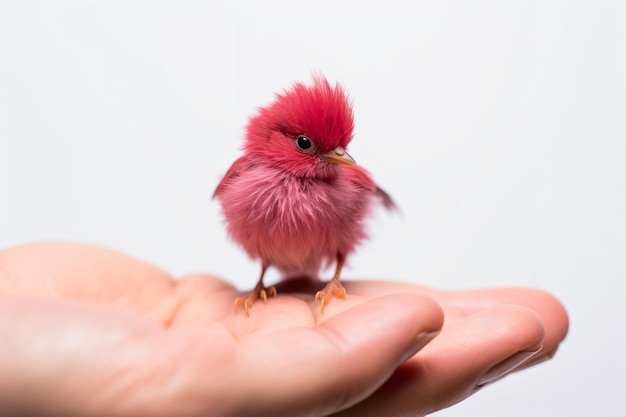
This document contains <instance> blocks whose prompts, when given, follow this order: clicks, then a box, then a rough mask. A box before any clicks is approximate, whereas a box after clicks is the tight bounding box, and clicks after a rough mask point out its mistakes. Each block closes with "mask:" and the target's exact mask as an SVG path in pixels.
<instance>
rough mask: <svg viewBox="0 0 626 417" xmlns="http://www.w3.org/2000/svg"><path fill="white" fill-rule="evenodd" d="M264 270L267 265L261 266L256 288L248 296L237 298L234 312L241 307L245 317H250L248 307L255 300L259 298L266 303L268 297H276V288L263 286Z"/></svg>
mask: <svg viewBox="0 0 626 417" xmlns="http://www.w3.org/2000/svg"><path fill="white" fill-rule="evenodd" d="M266 270H267V265H266V264H263V267H262V269H261V276H260V277H259V281H258V282H257V284H256V287H254V290H253V291H252V293H250V294H248V295H247V296H246V297H237V299H235V310H237V308H238V307H239V306H243V308H244V309H245V310H246V316H248V317H250V307H251V306H252V304H254V302H255V301H256V300H258V299H259V298H261V299H262V300H263V301H264V302H267V298H268V297H275V296H276V287H273V286H272V287H270V288H265V286H264V285H263V276H264V275H265V271H266Z"/></svg>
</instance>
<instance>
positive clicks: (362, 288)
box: [0, 244, 566, 416]
mask: <svg viewBox="0 0 626 417" xmlns="http://www.w3.org/2000/svg"><path fill="white" fill-rule="evenodd" d="M304 284H306V283H304ZM291 285H292V286H293V288H291V289H288V288H284V290H285V292H286V293H287V292H288V291H289V290H294V291H297V290H298V289H297V288H296V286H297V285H300V284H298V283H297V282H292V283H291ZM352 285H354V288H352ZM394 285H395V284H394ZM398 285H399V284H398ZM396 288H397V289H398V290H403V291H405V290H406V292H407V293H406V294H403V295H389V296H386V297H385V296H382V297H379V296H378V294H374V295H376V297H377V298H372V299H370V297H371V295H372V293H375V292H376V291H377V290H381V292H385V291H386V292H393V289H394V286H393V285H392V284H389V285H387V283H385V284H376V283H360V284H359V283H355V284H350V287H349V288H348V292H349V294H352V291H354V293H355V295H350V296H349V297H348V298H347V300H346V301H345V302H343V301H342V302H335V303H331V304H330V305H329V306H327V309H326V311H325V312H324V315H323V316H321V317H319V320H317V322H316V320H315V315H314V314H312V312H311V305H312V299H305V300H303V299H302V298H299V297H294V296H291V295H279V296H278V297H277V298H275V299H272V300H271V301H270V302H268V304H267V305H261V304H259V305H258V306H255V307H254V308H253V309H252V315H251V317H249V318H248V317H245V315H243V314H236V313H234V312H233V309H232V302H233V300H234V298H235V297H236V296H237V291H236V290H235V289H234V288H233V287H232V286H230V285H229V284H227V283H224V282H222V281H220V280H218V279H216V278H214V277H210V276H198V275H196V276H188V277H184V278H182V279H181V280H179V281H175V280H173V279H172V278H171V277H169V276H168V275H167V274H165V273H164V272H162V271H160V270H159V269H157V268H155V267H153V266H150V265H148V264H145V263H143V262H141V261H138V260H135V259H132V258H130V257H127V256H125V255H122V254H119V253H116V252H112V251H108V250H105V249H102V248H97V247H93V246H87V245H71V244H38V245H29V246H24V247H18V248H14V249H10V250H6V251H3V252H0V330H1V331H2V335H3V343H2V345H1V346H0V404H1V405H0V407H3V409H2V410H1V411H2V414H4V413H13V414H28V415H36V414H45V415H64V416H70V415H108V416H113V415H130V414H135V415H143V414H146V415H178V416H184V415H216V416H218V415H224V416H227V415H232V416H235V415H247V416H250V415H277V416H278V415H302V416H304V415H311V416H316V415H326V414H333V413H335V412H338V411H340V410H342V409H343V410H345V411H344V413H350V412H352V413H357V414H359V411H358V410H359V407H367V409H368V410H374V411H375V410H387V409H389V408H390V407H389V406H390V404H393V408H394V409H395V408H396V405H402V406H403V407H404V408H406V409H410V410H412V412H414V413H416V414H425V413H426V412H428V411H433V410H436V409H439V408H441V407H443V406H447V405H449V402H448V403H445V400H446V399H449V398H452V399H453V401H454V400H458V399H461V398H463V396H466V395H469V394H470V393H471V392H468V391H467V387H464V389H463V390H459V384H458V383H457V384H452V382H454V378H452V376H451V375H450V374H447V373H446V370H449V368H446V367H445V366H444V365H445V363H444V362H445V358H446V355H445V346H446V343H443V344H442V343H439V346H440V348H439V350H435V351H432V350H431V352H433V353H430V354H428V355H426V356H424V355H422V354H419V355H417V356H414V357H413V359H411V360H410V361H409V362H408V363H407V364H405V365H403V366H402V367H400V368H398V370H397V371H395V370H396V368H397V367H398V366H399V365H400V364H401V363H402V362H404V361H405V360H406V359H407V358H408V357H410V356H412V354H413V353H415V352H416V351H417V350H419V348H420V347H421V346H423V344H424V342H425V341H427V340H428V334H429V333H432V332H434V331H436V330H438V329H439V328H440V326H441V324H442V315H441V310H440V307H439V306H438V305H437V304H436V303H435V302H433V301H432V299H430V298H428V297H427V296H423V295H419V294H412V293H415V292H419V291H422V290H423V291H427V290H424V289H416V288H415V287H403V286H400V287H396ZM433 294H434V295H435V296H437V295H439V296H440V298H441V294H438V293H436V292H433V293H432V294H429V295H433ZM537 296H541V297H543V298H546V300H547V301H548V302H546V303H541V302H537V305H542V306H544V307H545V305H547V304H551V305H553V307H554V305H558V303H557V302H556V301H554V300H553V299H551V298H549V297H547V296H545V295H544V294H542V293H538V294H537ZM541 297H540V298H541ZM444 298H445V297H444ZM470 298H471V297H470ZM483 298H484V297H483ZM528 298H529V299H532V300H535V299H536V298H537V297H532V296H531V297H528ZM497 299H498V298H497V296H495V295H494V297H493V298H492V299H491V302H497ZM532 300H531V301H532ZM443 301H445V302H448V301H450V300H448V301H446V300H443ZM555 303H556V304H555ZM452 304H454V303H453V302H450V303H448V305H452ZM522 304H523V303H522ZM445 305H446V304H445V303H444V308H445ZM559 306H560V305H559ZM531 307H532V306H531ZM476 309H477V310H479V308H478V307H476ZM520 309H521V310H523V308H520ZM448 310H450V311H451V312H453V311H454V309H450V308H448ZM548 310H549V309H547V310H546V309H544V310H542V309H541V308H539V309H536V310H535V311H538V313H537V314H538V316H537V315H533V313H530V314H526V313H528V312H526V311H525V310H524V314H522V316H528V315H530V316H533V319H534V322H535V323H538V322H539V323H540V322H543V323H544V327H543V328H541V325H539V326H537V327H538V328H540V330H541V331H537V332H536V334H533V335H532V336H534V337H536V338H537V337H538V334H539V333H541V335H540V336H543V331H545V338H544V348H543V350H542V352H543V351H545V352H548V350H549V349H556V346H557V345H558V341H560V340H561V339H562V337H563V336H564V330H563V326H561V327H560V328H561V333H562V334H560V335H557V327H558V326H556V325H555V326H552V325H550V326H548V325H545V324H546V323H549V322H550V319H549V318H550V317H552V316H554V315H555V314H556V313H555V314H552V316H551V315H550V313H554V311H548ZM553 310H554V308H553ZM555 311H556V310H555ZM561 312H562V310H561ZM542 314H543V315H542ZM556 315H558V314H556ZM462 316H463V314H459V316H458V317H457V318H456V319H452V318H450V317H449V318H448V319H447V323H450V324H449V325H448V324H446V327H444V331H443V332H442V334H441V336H439V337H438V338H437V339H435V341H438V340H439V339H440V338H443V339H444V342H445V340H448V341H449V342H448V343H450V342H451V343H454V341H453V340H452V339H454V335H455V332H454V331H453V330H454V328H455V327H454V326H452V325H453V324H454V323H457V326H456V327H457V328H458V327H460V324H461V323H462V320H463V319H462V318H461V317H462ZM496 316H497V315H496ZM505 316H506V317H508V316H507V315H505ZM544 316H545V317H544ZM467 317H474V316H472V315H468V316H467ZM467 317H466V319H467ZM564 317H565V320H566V316H564ZM470 321H471V320H470ZM494 321H496V322H500V324H502V323H509V324H511V323H513V324H515V323H522V322H523V320H522V321H520V322H515V321H514V320H510V319H504V320H500V319H499V318H498V319H496V320H494ZM556 321H558V320H556V319H555V322H556ZM560 321H561V322H562V321H563V318H562V317H561V320H560ZM550 323H551V322H550ZM494 324H495V323H494ZM487 327H488V326H487ZM494 327H495V328H500V327H498V326H494ZM510 329H511V330H513V329H514V326H513V325H512V324H511V327H510ZM457 332H458V330H457ZM530 333H532V332H530ZM420 334H422V335H423V336H422V337H418V335H420ZM446 338H447V339H446ZM511 338H512V339H514V340H515V342H513V343H510V345H513V346H516V347H521V348H526V347H527V346H530V345H528V343H527V342H528V340H527V338H526V337H518V335H517V334H515V335H511V334H502V335H501V337H500V338H499V339H497V340H496V341H495V342H499V341H501V340H500V339H507V340H508V339H511ZM540 338H541V337H538V339H540ZM492 340H493V339H492ZM535 341H537V340H535ZM434 344H435V342H433V343H431V345H429V346H428V347H427V348H426V349H429V348H430V346H432V345H434ZM468 344H469V343H468ZM449 347H450V346H448V348H449ZM481 348H484V346H481ZM426 349H424V350H422V352H429V351H428V350H426ZM467 350H468V351H471V349H469V348H468V349H467ZM498 351H499V352H500V350H499V349H498ZM503 352H504V349H503V350H502V352H500V353H503ZM491 356H492V357H496V356H498V355H491ZM420 357H421V358H424V357H426V358H431V360H432V361H433V362H432V363H433V364H435V365H437V364H438V367H434V368H433V372H431V373H429V374H428V375H429V376H428V378H431V379H433V380H431V381H429V384H428V385H429V386H431V388H432V387H438V388H439V389H442V390H445V391H446V392H447V393H448V394H447V396H442V395H438V396H434V397H432V398H430V397H428V396H427V395H424V396H423V398H422V400H421V401H422V402H420V401H416V400H415V399H414V397H415V396H414V395H408V394H409V392H408V391H410V390H412V389H413V388H414V387H417V388H419V387H421V386H423V385H424V381H423V379H424V375H423V374H421V375H417V372H409V375H408V376H409V378H407V379H406V382H407V383H405V382H403V381H399V376H400V379H402V378H401V377H402V375H406V374H407V369H409V370H413V369H414V368H415V366H416V365H414V364H421V365H423V364H427V363H428V361H426V362H424V359H421V360H420V359H419V358H420ZM449 359H451V360H452V359H455V358H449ZM491 359H493V358H491ZM491 359H490V360H491ZM416 361H417V362H416ZM527 363H528V362H527ZM489 364H491V362H489V361H488V360H485V361H484V365H481V366H483V367H485V366H487V365H489ZM421 365H420V366H421ZM470 365H474V364H470ZM466 366H468V364H466ZM471 367H473V366H470V368H471ZM475 367H476V368H478V367H479V366H478V365H476V366H475ZM481 369H482V368H481ZM485 369H487V368H485ZM394 371H395V373H394ZM455 372H457V373H458V372H459V370H458V369H456V370H455ZM474 373H476V371H474ZM390 377H391V379H389V378H390ZM385 381H387V382H386V383H385ZM420 381H421V382H420ZM437 381H439V382H438V384H439V385H437ZM420 384H421V385H420ZM446 384H448V385H446ZM385 392H388V393H392V394H393V395H394V397H392V398H391V400H389V399H384V397H383V394H385ZM403 392H404V394H403ZM368 396H369V398H368V399H367V400H365V398H367V397H368ZM444 397H445V398H444ZM364 400H365V402H364ZM390 401H397V404H396V403H391V402H390ZM448 401H449V400H448Z"/></svg>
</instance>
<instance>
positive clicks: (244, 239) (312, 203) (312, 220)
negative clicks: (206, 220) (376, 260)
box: [213, 74, 395, 316]
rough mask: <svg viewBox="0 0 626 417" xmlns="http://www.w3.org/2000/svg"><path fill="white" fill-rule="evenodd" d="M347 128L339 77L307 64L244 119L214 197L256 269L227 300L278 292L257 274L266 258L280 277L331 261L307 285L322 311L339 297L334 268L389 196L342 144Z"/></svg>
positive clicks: (242, 301)
mask: <svg viewBox="0 0 626 417" xmlns="http://www.w3.org/2000/svg"><path fill="white" fill-rule="evenodd" d="M353 135H354V116H353V105H352V101H351V99H350V97H349V95H348V94H347V93H346V91H345V90H344V88H343V87H342V86H341V85H340V84H339V83H334V84H331V83H330V82H329V81H328V80H327V79H326V78H325V77H324V76H323V75H320V74H314V75H313V77H312V82H310V83H303V82H295V83H294V84H292V86H291V87H290V88H288V89H286V90H283V91H282V92H280V93H277V94H276V95H275V99H274V101H273V102H271V103H270V104H269V105H266V106H262V107H259V108H258V109H257V111H256V113H255V114H254V115H253V116H252V117H250V119H249V120H248V124H247V126H246V128H245V137H244V143H243V146H242V153H243V154H242V156H240V157H239V158H238V159H236V160H235V162H234V163H233V164H232V165H231V167H230V168H229V169H228V171H227V172H226V174H225V175H224V177H223V178H222V179H221V181H220V182H219V184H218V185H217V187H216V189H215V191H214V193H213V198H215V199H217V200H218V202H219V203H220V205H221V209H222V214H223V218H224V222H225V224H226V228H227V232H228V235H229V237H230V238H231V239H232V240H234V241H235V242H236V243H237V244H239V245H240V246H241V247H242V248H243V249H244V250H245V252H246V253H247V254H248V255H249V257H250V258H252V259H253V260H260V262H261V274H260V277H259V280H258V282H257V285H256V287H255V288H254V290H253V292H252V293H250V294H249V295H247V296H245V297H238V298H237V299H236V300H235V309H237V308H239V307H241V306H243V307H244V309H245V312H246V314H247V315H248V316H249V314H250V311H249V310H250V308H251V306H252V305H253V304H254V302H255V301H257V300H259V299H262V300H263V301H265V302H267V298H268V297H273V296H275V295H276V288H275V287H271V288H266V287H265V286H264V283H263V278H264V276H265V272H266V271H267V269H268V268H269V267H273V268H276V269H278V270H279V272H280V273H281V275H282V279H289V278H296V277H303V276H306V277H310V278H313V279H319V273H320V270H322V269H326V268H329V267H330V266H331V265H332V263H333V262H334V263H335V273H334V275H333V277H332V279H331V280H330V281H329V282H328V283H327V285H326V286H325V287H324V289H322V290H321V291H319V292H317V293H316V295H315V303H316V304H317V303H318V302H319V303H320V305H321V311H322V312H323V310H324V306H326V305H327V304H328V303H329V301H330V300H331V299H332V298H333V297H338V298H342V299H343V298H345V294H346V293H345V289H344V288H343V286H342V285H341V282H340V275H341V270H342V268H343V266H344V263H345V262H346V258H347V257H348V256H350V255H351V254H352V253H353V252H354V251H355V249H356V247H357V246H358V245H359V244H360V243H362V242H363V241H364V240H365V239H366V238H367V233H366V224H365V221H366V219H367V218H368V217H369V216H370V215H371V212H372V210H373V208H374V207H375V206H376V205H382V206H384V207H385V208H387V209H389V210H391V209H394V208H395V204H394V202H393V200H392V198H391V197H390V195H389V194H388V193H387V192H385V191H384V190H383V189H382V188H380V187H379V186H378V185H377V184H376V183H375V182H374V180H373V179H372V177H371V176H370V174H369V173H368V172H367V171H366V170H365V169H364V168H362V167H361V166H360V165H357V164H356V162H355V160H354V159H353V158H352V156H350V154H349V153H348V152H347V147H348V144H349V143H350V142H351V141H352V139H353Z"/></svg>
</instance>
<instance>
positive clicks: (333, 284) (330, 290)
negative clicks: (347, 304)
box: [315, 278, 346, 313]
mask: <svg viewBox="0 0 626 417" xmlns="http://www.w3.org/2000/svg"><path fill="white" fill-rule="evenodd" d="M333 297H338V298H341V299H342V300H344V299H345V298H346V289H345V288H343V286H342V285H341V283H340V282H339V280H338V279H335V278H333V279H332V280H331V281H330V282H329V283H328V284H326V286H325V287H324V289H323V290H322V291H318V292H317V294H315V302H316V303H317V302H318V301H319V302H320V306H321V307H322V313H323V312H324V306H326V304H328V302H329V301H330V299H331V298H333Z"/></svg>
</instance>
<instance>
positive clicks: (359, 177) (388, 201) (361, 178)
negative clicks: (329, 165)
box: [342, 165, 397, 210]
mask: <svg viewBox="0 0 626 417" xmlns="http://www.w3.org/2000/svg"><path fill="white" fill-rule="evenodd" d="M342 168H343V169H344V172H346V174H347V176H348V178H349V179H350V181H352V182H353V183H354V184H355V185H357V186H359V187H362V188H364V189H366V190H368V191H371V192H373V193H374V194H376V196H378V197H379V198H380V200H381V202H382V203H383V206H385V208H386V209H388V210H394V209H397V207H396V204H395V203H394V202H393V199H392V198H391V196H390V195H389V194H387V192H386V191H385V190H383V189H382V188H380V187H379V186H377V185H376V183H375V182H374V180H373V179H372V177H370V174H369V173H368V172H367V171H366V170H365V169H363V168H361V167H360V166H358V165H342Z"/></svg>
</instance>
